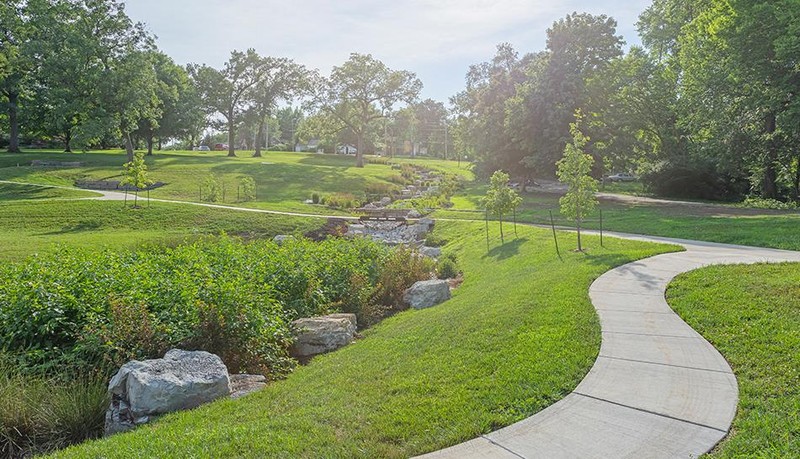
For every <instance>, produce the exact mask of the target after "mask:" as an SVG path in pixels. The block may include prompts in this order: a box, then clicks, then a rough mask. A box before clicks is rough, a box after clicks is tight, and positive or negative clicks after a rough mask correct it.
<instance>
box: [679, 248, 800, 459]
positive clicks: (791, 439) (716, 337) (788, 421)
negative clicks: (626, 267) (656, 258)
mask: <svg viewBox="0 0 800 459" xmlns="http://www.w3.org/2000/svg"><path fill="white" fill-rule="evenodd" d="M799 297H800V266H799V265H798V264H796V263H795V264H790V263H787V264H775V265H738V266H715V267H709V268H703V269H699V270H697V271H693V272H690V273H686V274H683V275H681V276H679V277H678V278H676V280H675V281H673V283H672V284H671V285H670V287H669V289H668V290H667V299H668V301H669V304H670V306H672V308H673V309H675V311H676V312H677V313H678V314H680V316H681V317H682V318H683V319H684V320H686V322H687V323H688V324H689V325H690V326H691V327H692V328H694V329H695V330H697V331H698V332H700V334H702V335H703V336H704V337H705V338H706V339H708V340H709V341H710V342H711V344H713V345H714V347H716V348H717V350H719V351H720V352H721V353H722V355H723V356H725V358H726V359H727V360H728V362H729V363H730V365H731V367H732V368H733V371H734V373H735V374H736V379H737V381H738V383H739V409H738V412H737V414H736V418H735V419H734V421H733V427H732V429H731V433H730V435H729V436H728V438H727V439H726V440H724V441H723V442H722V443H720V444H719V445H718V446H717V447H716V448H715V449H714V450H713V451H712V452H711V454H709V457H720V458H722V457H726V458H727V457H731V458H732V457H737V458H738V457H800V437H798V435H797V433H798V432H800V417H798V410H800V354H798V352H797V349H798V348H800V334H798V330H800V308H799V307H798V300H797V299H798V298H799Z"/></svg>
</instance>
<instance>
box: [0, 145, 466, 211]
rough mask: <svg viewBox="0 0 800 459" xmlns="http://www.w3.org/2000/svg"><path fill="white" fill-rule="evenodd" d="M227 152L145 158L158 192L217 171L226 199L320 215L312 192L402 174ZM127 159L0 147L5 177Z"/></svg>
mask: <svg viewBox="0 0 800 459" xmlns="http://www.w3.org/2000/svg"><path fill="white" fill-rule="evenodd" d="M238 155H239V156H238V157H236V158H228V157H227V156H226V152H186V151H162V152H156V154H154V155H153V156H148V157H146V159H145V162H146V163H147V167H148V169H149V176H150V178H151V179H153V180H155V181H161V182H164V183H165V186H163V187H161V188H158V189H155V190H153V191H151V193H150V195H151V197H153V198H162V199H172V200H180V201H200V186H201V185H202V184H203V182H204V181H205V180H206V179H208V178H209V177H210V176H212V175H213V176H215V177H217V179H218V181H219V183H220V184H221V186H222V187H223V188H224V190H225V193H224V194H225V196H224V202H226V203H237V205H240V206H245V207H254V208H265V209H272V210H283V211H292V212H305V213H317V214H331V213H336V212H334V211H332V210H330V209H329V208H327V207H324V206H318V205H309V204H305V203H304V201H305V200H306V199H309V198H311V194H312V193H313V192H317V193H319V194H320V195H325V194H330V193H352V194H355V195H360V194H363V192H364V190H365V187H366V186H367V185H368V184H369V183H389V182H388V179H389V178H390V177H391V176H393V175H397V174H398V173H399V171H397V170H393V169H392V168H391V167H390V166H389V165H387V164H367V165H366V166H365V167H364V168H357V167H355V166H354V164H355V159H354V157H352V156H345V155H323V154H308V153H293V152H274V151H270V152H264V153H263V155H264V156H263V157H262V158H253V157H252V152H247V151H240V152H238ZM33 160H45V161H62V162H73V161H78V162H82V163H83V165H82V166H81V167H76V168H61V167H58V168H53V167H32V166H30V164H31V161H33ZM126 161H127V159H126V156H125V154H124V152H122V151H104V152H90V153H60V152H53V151H39V152H25V153H21V154H14V153H0V180H10V181H17V182H27V183H37V184H49V185H62V186H73V184H74V183H75V181H76V180H120V178H121V174H122V171H123V169H122V164H123V163H125V162H126ZM393 161H395V162H399V163H402V162H412V163H416V164H421V165H425V166H427V167H429V168H431V169H438V170H444V171H449V172H452V173H457V174H459V175H461V176H464V177H466V178H468V179H471V178H472V174H471V173H470V172H468V171H467V165H466V164H463V165H462V167H461V168H459V167H457V163H456V162H455V161H443V160H436V159H427V158H413V159H412V158H403V157H398V158H395V159H394V160H393ZM243 176H251V177H253V179H254V180H255V182H256V200H255V201H250V202H237V201H238V198H237V187H238V185H239V180H240V179H241V177H243Z"/></svg>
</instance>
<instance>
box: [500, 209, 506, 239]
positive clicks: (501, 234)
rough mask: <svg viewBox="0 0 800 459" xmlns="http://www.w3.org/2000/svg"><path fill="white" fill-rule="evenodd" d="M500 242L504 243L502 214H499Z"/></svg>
mask: <svg viewBox="0 0 800 459" xmlns="http://www.w3.org/2000/svg"><path fill="white" fill-rule="evenodd" d="M500 243H501V244H505V243H506V240H505V238H504V237H503V214H500Z"/></svg>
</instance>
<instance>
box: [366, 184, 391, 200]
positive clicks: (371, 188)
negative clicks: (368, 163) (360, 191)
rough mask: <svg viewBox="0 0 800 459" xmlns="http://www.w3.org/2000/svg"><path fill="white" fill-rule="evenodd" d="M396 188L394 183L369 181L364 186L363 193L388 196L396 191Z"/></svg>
mask: <svg viewBox="0 0 800 459" xmlns="http://www.w3.org/2000/svg"><path fill="white" fill-rule="evenodd" d="M397 191H398V188H397V186H396V185H393V184H391V183H386V182H370V183H367V185H366V186H365V187H364V193H366V194H367V196H370V195H376V196H380V197H383V196H389V195H391V194H393V193H396V192H397Z"/></svg>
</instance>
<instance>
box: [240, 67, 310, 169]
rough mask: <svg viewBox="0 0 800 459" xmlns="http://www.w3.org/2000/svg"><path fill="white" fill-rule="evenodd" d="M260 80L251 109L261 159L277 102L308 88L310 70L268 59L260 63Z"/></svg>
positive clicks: (256, 147) (257, 153)
mask: <svg viewBox="0 0 800 459" xmlns="http://www.w3.org/2000/svg"><path fill="white" fill-rule="evenodd" d="M261 67H262V70H261V80H260V81H259V82H258V83H256V84H255V86H253V87H252V89H251V90H250V99H251V100H252V103H253V105H252V110H253V112H254V113H255V116H256V119H257V125H258V132H257V134H256V139H257V140H256V145H255V153H254V154H253V156H255V157H258V156H261V142H262V139H264V126H265V125H266V123H267V120H268V118H269V117H270V116H271V115H272V114H273V112H274V111H275V109H276V107H277V105H278V102H280V101H282V100H283V101H285V100H289V99H291V98H292V97H294V96H295V95H299V94H300V93H301V92H302V91H304V90H305V89H306V88H307V82H308V78H307V71H306V69H305V67H303V66H302V65H299V64H296V63H295V62H294V61H292V60H290V59H286V58H276V57H265V58H263V59H262V62H261Z"/></svg>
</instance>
